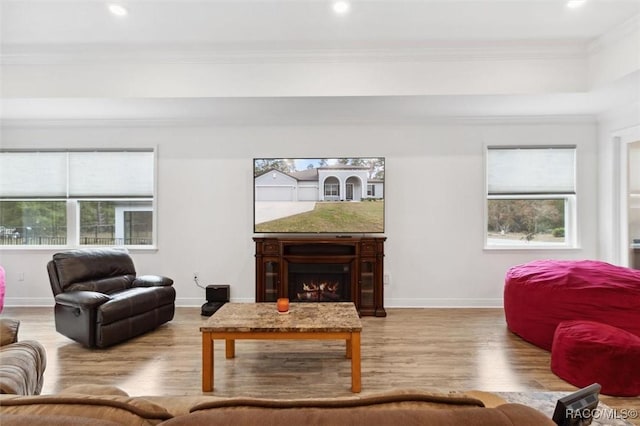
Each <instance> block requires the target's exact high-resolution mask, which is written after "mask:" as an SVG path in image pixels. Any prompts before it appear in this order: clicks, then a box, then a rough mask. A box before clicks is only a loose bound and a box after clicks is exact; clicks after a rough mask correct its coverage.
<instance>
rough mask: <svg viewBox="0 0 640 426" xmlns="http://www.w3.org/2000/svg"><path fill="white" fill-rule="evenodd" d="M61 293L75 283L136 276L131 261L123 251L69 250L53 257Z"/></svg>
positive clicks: (114, 249)
mask: <svg viewBox="0 0 640 426" xmlns="http://www.w3.org/2000/svg"><path fill="white" fill-rule="evenodd" d="M53 262H54V264H55V265H56V270H57V273H58V279H59V281H60V286H61V287H62V290H63V291H67V290H68V288H69V286H71V285H73V284H75V283H82V282H87V281H93V280H101V279H104V278H112V277H120V276H123V275H133V276H135V275H136V269H135V266H134V265H133V260H132V259H131V257H130V256H129V253H128V252H127V250H125V249H118V248H105V249H92V250H70V251H65V252H61V253H56V254H54V255H53Z"/></svg>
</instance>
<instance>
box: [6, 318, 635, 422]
mask: <svg viewBox="0 0 640 426" xmlns="http://www.w3.org/2000/svg"><path fill="white" fill-rule="evenodd" d="M387 313H388V316H387V317H386V318H373V317H363V318H362V324H363V331H362V394H363V395H365V394H367V393H373V392H379V391H383V390H388V389H391V388H414V389H426V390H431V391H439V392H447V391H450V390H471V389H476V390H485V391H494V392H516V391H517V392H522V391H567V392H570V391H573V390H575V389H576V388H575V387H574V386H572V385H570V384H568V383H566V382H565V381H563V380H562V379H560V378H558V377H557V376H555V375H554V374H553V373H552V372H551V371H550V369H549V362H550V353H549V352H547V351H545V350H542V349H540V348H538V347H535V346H533V345H531V344H528V343H526V342H524V341H523V340H521V339H520V338H519V337H517V336H515V335H513V334H511V333H510V332H509V331H508V330H507V329H506V324H505V321H504V313H503V311H502V309H387ZM2 316H4V317H12V318H17V319H19V320H21V322H22V324H21V328H20V334H19V337H20V340H27V339H34V340H38V341H40V342H41V343H42V344H43V345H44V346H45V348H46V350H47V369H46V372H45V384H44V389H43V393H47V394H49V393H55V392H57V391H59V390H61V389H63V388H65V387H67V386H70V385H73V384H79V383H96V384H109V385H115V386H119V387H121V388H122V389H124V390H125V391H126V392H128V393H129V394H130V395H199V394H201V393H202V392H201V335H200V332H199V328H200V326H201V325H202V324H203V322H204V321H206V320H207V318H206V317H202V316H200V310H199V308H177V310H176V315H175V318H174V320H173V321H171V322H170V323H168V324H165V325H163V326H161V327H159V328H158V329H157V330H155V331H153V332H150V333H147V334H146V335H143V336H140V337H137V338H135V339H132V340H130V341H128V342H125V343H122V344H120V345H117V346H115V347H111V348H108V349H103V350H90V349H86V348H84V347H82V346H81V345H79V344H77V343H75V342H73V341H71V340H69V339H67V338H66V337H64V336H62V335H60V334H58V333H57V332H56V331H55V326H54V322H53V309H52V308H15V307H13V308H11V307H7V308H5V310H4V312H3V314H2ZM214 356H215V370H214V371H215V373H214V374H215V382H214V386H215V388H214V392H213V394H214V395H218V396H240V395H242V396H257V397H275V398H278V397H279V398H292V397H330V396H346V395H351V391H350V383H351V382H350V362H349V361H348V360H346V359H345V357H344V342H342V341H336V342H333V341H284V340H283V341H237V342H236V358H234V359H229V360H227V359H225V357H224V343H223V342H219V341H216V343H215V354H214ZM602 401H603V402H604V403H606V404H608V405H609V406H611V407H614V408H627V409H629V408H634V409H638V410H640V398H612V397H606V396H603V397H602ZM636 424H640V423H636Z"/></svg>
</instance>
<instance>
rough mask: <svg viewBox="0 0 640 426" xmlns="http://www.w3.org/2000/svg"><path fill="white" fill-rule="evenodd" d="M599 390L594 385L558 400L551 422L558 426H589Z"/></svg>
mask: <svg viewBox="0 0 640 426" xmlns="http://www.w3.org/2000/svg"><path fill="white" fill-rule="evenodd" d="M600 389H601V386H600V385H599V384H598V383H594V384H592V385H589V386H587V387H586V388H582V389H580V390H578V391H576V392H574V393H572V394H569V395H567V396H565V397H563V398H560V399H559V400H558V402H557V403H556V408H555V410H554V412H553V418H552V419H553V421H554V422H555V423H556V424H557V425H558V426H586V425H590V424H591V422H592V421H593V418H594V415H595V414H596V413H595V412H594V410H595V409H596V408H597V407H598V402H599V399H598V395H599V394H600Z"/></svg>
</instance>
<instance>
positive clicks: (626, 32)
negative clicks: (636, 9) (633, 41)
mask: <svg viewBox="0 0 640 426" xmlns="http://www.w3.org/2000/svg"><path fill="white" fill-rule="evenodd" d="M634 35H635V37H636V38H638V40H639V42H640V15H635V16H633V17H632V18H630V19H628V20H626V21H625V22H624V23H622V24H621V25H619V26H617V27H615V28H613V29H611V30H610V31H607V32H606V33H605V34H603V35H601V36H600V37H598V38H596V39H595V40H593V41H592V42H591V43H589V44H588V46H587V51H588V53H589V54H590V55H593V54H595V53H598V52H600V51H602V50H605V49H607V48H608V47H609V46H611V45H612V44H614V43H616V42H617V41H618V40H621V39H624V38H626V37H633V36H634Z"/></svg>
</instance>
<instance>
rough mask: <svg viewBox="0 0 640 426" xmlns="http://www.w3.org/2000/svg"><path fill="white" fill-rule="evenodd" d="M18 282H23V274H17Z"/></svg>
mask: <svg viewBox="0 0 640 426" xmlns="http://www.w3.org/2000/svg"><path fill="white" fill-rule="evenodd" d="M18 281H24V272H18Z"/></svg>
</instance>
